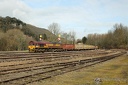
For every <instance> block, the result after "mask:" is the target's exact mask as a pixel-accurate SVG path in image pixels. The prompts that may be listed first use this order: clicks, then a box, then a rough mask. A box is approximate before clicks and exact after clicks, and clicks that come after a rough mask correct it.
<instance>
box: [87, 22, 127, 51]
mask: <svg viewBox="0 0 128 85" xmlns="http://www.w3.org/2000/svg"><path fill="white" fill-rule="evenodd" d="M86 43H87V44H92V45H97V46H98V47H99V48H106V49H111V48H125V49H128V27H127V26H124V25H123V24H115V25H114V26H113V29H112V30H109V31H108V33H106V34H96V33H95V34H89V35H88V36H87V42H86Z"/></svg>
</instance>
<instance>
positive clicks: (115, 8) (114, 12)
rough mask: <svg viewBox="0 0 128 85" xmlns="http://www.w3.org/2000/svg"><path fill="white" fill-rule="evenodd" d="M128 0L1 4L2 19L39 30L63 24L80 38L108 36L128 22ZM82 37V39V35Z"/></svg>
mask: <svg viewBox="0 0 128 85" xmlns="http://www.w3.org/2000/svg"><path fill="white" fill-rule="evenodd" d="M127 4H128V0H0V16H3V17H5V16H11V17H16V18H18V19H21V20H22V21H24V22H26V23H29V24H33V25H35V26H38V27H42V28H47V27H48V25H49V24H51V23H53V22H56V23H58V24H60V26H61V29H62V30H63V31H69V30H74V31H76V32H77V33H76V34H77V36H78V37H82V36H83V35H85V34H84V33H85V32H84V30H85V31H86V34H89V33H95V32H97V33H105V32H107V30H109V29H111V28H112V26H113V25H114V24H115V23H124V24H127V22H128V18H127V17H128V12H127V9H128V5H127ZM79 34H81V35H79Z"/></svg>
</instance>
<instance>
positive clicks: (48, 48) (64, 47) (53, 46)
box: [28, 41, 98, 52]
mask: <svg viewBox="0 0 128 85" xmlns="http://www.w3.org/2000/svg"><path fill="white" fill-rule="evenodd" d="M97 48H98V47H97V46H93V45H84V44H82V43H79V44H61V43H50V42H42V41H30V42H29V46H28V49H29V52H60V51H76V50H94V49H97Z"/></svg>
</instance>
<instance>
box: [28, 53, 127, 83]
mask: <svg viewBox="0 0 128 85" xmlns="http://www.w3.org/2000/svg"><path fill="white" fill-rule="evenodd" d="M96 78H100V79H101V80H102V82H100V83H98V82H95V81H94V80H95V79H96ZM29 85H128V56H127V55H123V56H120V57H118V58H115V59H113V60H109V61H107V62H104V63H100V64H97V65H94V66H91V67H88V68H84V69H80V70H77V71H73V72H70V73H66V74H63V75H59V76H56V77H53V78H50V79H47V80H43V81H40V82H35V83H33V84H29Z"/></svg>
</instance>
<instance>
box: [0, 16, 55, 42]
mask: <svg viewBox="0 0 128 85" xmlns="http://www.w3.org/2000/svg"><path fill="white" fill-rule="evenodd" d="M10 29H20V30H21V31H22V32H23V33H24V34H25V35H28V36H30V37H33V38H34V39H35V40H39V34H42V35H44V34H46V37H47V40H49V39H50V36H54V37H56V36H55V35H53V34H52V33H51V32H50V31H48V30H47V29H45V28H39V27H36V26H33V25H30V24H26V23H25V22H23V21H21V20H19V19H17V18H15V17H13V18H11V17H9V16H7V17H0V30H2V31H3V32H6V31H8V30H10Z"/></svg>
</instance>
